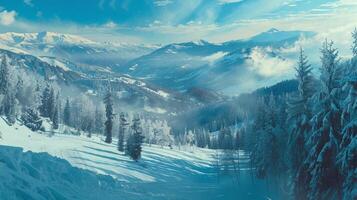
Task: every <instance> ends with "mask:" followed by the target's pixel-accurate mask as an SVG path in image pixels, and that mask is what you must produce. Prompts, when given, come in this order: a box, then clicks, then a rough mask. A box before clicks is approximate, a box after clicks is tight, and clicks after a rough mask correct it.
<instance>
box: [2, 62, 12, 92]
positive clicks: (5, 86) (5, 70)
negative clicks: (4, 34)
mask: <svg viewBox="0 0 357 200" xmlns="http://www.w3.org/2000/svg"><path fill="white" fill-rule="evenodd" d="M9 76H10V74H9V66H8V61H7V57H6V56H5V55H4V56H3V57H2V59H1V66H0V95H5V94H6V93H7V92H8V90H9V87H10V80H9V79H10V77H9Z"/></svg>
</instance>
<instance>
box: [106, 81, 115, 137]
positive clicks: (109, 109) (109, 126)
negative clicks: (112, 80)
mask: <svg viewBox="0 0 357 200" xmlns="http://www.w3.org/2000/svg"><path fill="white" fill-rule="evenodd" d="M104 104H105V116H106V118H107V119H106V121H105V123H104V124H105V136H106V138H105V142H106V143H112V131H113V119H114V113H113V112H114V111H113V97H112V93H111V89H110V88H109V89H108V92H107V94H106V95H105V98H104Z"/></svg>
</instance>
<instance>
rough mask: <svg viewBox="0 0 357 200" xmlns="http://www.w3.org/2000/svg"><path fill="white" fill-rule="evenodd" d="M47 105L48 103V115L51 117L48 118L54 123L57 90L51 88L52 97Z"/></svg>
mask: <svg viewBox="0 0 357 200" xmlns="http://www.w3.org/2000/svg"><path fill="white" fill-rule="evenodd" d="M47 103H48V105H47V107H48V108H47V109H48V115H49V116H48V117H49V118H50V120H51V121H52V122H53V121H54V117H55V109H56V96H55V90H54V89H53V87H51V90H50V96H49V98H48V102H47ZM57 115H58V113H57Z"/></svg>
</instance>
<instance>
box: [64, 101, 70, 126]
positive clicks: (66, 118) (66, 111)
mask: <svg viewBox="0 0 357 200" xmlns="http://www.w3.org/2000/svg"><path fill="white" fill-rule="evenodd" d="M63 123H64V124H65V125H67V126H71V106H70V102H69V99H68V98H67V100H66V105H65V106H64V110H63Z"/></svg>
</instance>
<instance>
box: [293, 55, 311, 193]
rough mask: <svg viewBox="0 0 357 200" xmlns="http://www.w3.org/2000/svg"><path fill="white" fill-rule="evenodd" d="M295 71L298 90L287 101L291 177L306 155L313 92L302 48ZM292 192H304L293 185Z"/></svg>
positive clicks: (294, 175) (309, 70)
mask: <svg viewBox="0 0 357 200" xmlns="http://www.w3.org/2000/svg"><path fill="white" fill-rule="evenodd" d="M295 71H296V79H297V80H298V82H299V86H298V92H297V94H296V95H294V96H292V97H291V98H290V99H289V101H288V119H289V121H291V122H292V124H293V126H292V129H291V132H290V135H289V142H288V144H289V145H288V147H289V158H290V169H291V173H292V176H293V177H296V174H297V172H298V170H299V168H300V166H301V165H302V163H303V161H304V159H305V158H306V155H307V149H306V147H305V142H306V137H308V133H309V131H310V130H311V125H310V123H309V121H310V119H311V114H312V113H311V107H310V104H309V101H310V99H311V97H312V96H313V95H314V92H315V89H314V87H315V86H314V78H313V76H312V67H311V65H310V64H308V59H307V57H306V56H305V54H304V51H303V49H302V48H300V54H299V59H298V63H297V67H295ZM295 181H299V180H295ZM297 184H298V183H297ZM294 193H295V195H298V194H300V193H305V191H300V190H299V187H295V191H294Z"/></svg>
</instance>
